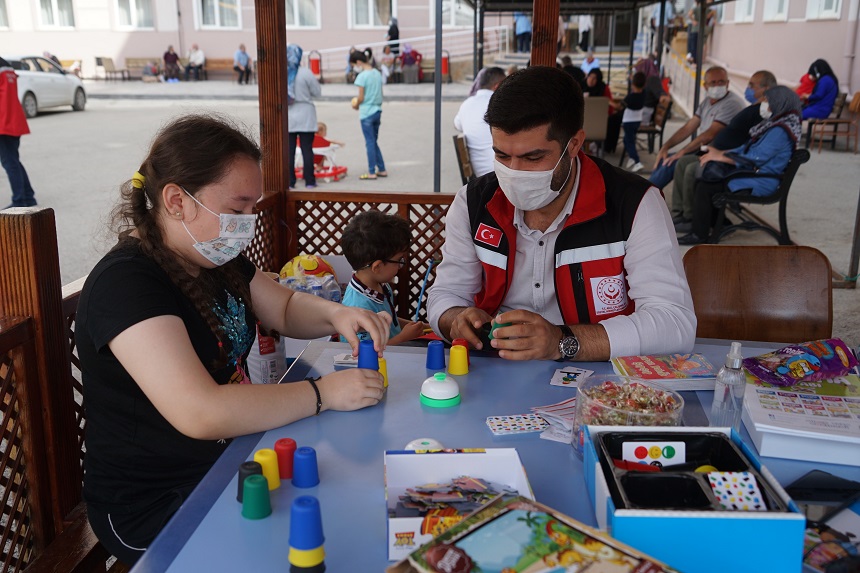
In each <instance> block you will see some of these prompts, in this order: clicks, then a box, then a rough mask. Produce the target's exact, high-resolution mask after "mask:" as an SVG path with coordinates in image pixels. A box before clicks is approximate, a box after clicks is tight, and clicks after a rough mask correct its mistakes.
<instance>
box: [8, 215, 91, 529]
mask: <svg viewBox="0 0 860 573" xmlns="http://www.w3.org/2000/svg"><path fill="white" fill-rule="evenodd" d="M0 260H2V261H3V263H2V264H0V317H7V318H8V317H28V316H29V317H32V320H33V330H34V332H33V334H34V339H35V357H36V369H35V374H36V375H37V376H38V394H39V395H33V396H31V397H30V398H29V400H34V399H39V398H40V397H41V404H42V411H41V415H42V424H43V428H44V440H43V444H44V448H45V457H46V458H47V474H48V475H47V476H39V477H37V478H36V479H44V480H45V481H46V482H47V483H49V484H50V485H49V487H50V491H51V495H50V504H51V514H52V515H53V523H54V527H55V532H56V533H59V532H60V531H61V530H62V527H63V519H64V518H65V517H66V516H67V515H68V514H69V513H70V512H71V511H72V509H74V507H75V506H76V505H77V504H78V503H80V501H81V486H82V484H81V479H80V478H81V470H80V458H79V456H80V448H79V447H78V443H77V436H78V431H77V422H76V421H75V407H74V394H73V393H72V390H71V386H70V385H69V378H70V377H71V375H72V373H71V368H70V363H71V360H70V349H69V337H68V334H67V332H66V328H65V324H66V316H65V314H64V313H63V296H62V281H61V279H60V260H59V255H58V253H57V227H56V224H55V222H54V211H53V210H52V209H45V208H25V209H23V208H22V209H8V210H6V211H2V212H0ZM34 386H35V385H34Z"/></svg>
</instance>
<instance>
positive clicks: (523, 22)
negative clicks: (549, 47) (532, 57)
mask: <svg viewBox="0 0 860 573" xmlns="http://www.w3.org/2000/svg"><path fill="white" fill-rule="evenodd" d="M514 34H515V35H516V37H517V51H518V52H526V53H528V52H531V51H532V20H531V18H529V17H528V15H526V14H523V13H522V12H514Z"/></svg>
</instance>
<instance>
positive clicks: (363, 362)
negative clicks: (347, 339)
mask: <svg viewBox="0 0 860 573" xmlns="http://www.w3.org/2000/svg"><path fill="white" fill-rule="evenodd" d="M358 367H359V368H367V369H368V370H379V354H378V353H377V352H376V350H375V349H374V348H373V341H372V340H362V341H361V342H359V343H358Z"/></svg>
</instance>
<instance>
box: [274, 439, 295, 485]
mask: <svg viewBox="0 0 860 573" xmlns="http://www.w3.org/2000/svg"><path fill="white" fill-rule="evenodd" d="M295 453H296V441H295V440H294V439H292V438H281V439H280V440H278V441H276V442H275V454H277V456H278V475H280V477H281V479H292V477H293V455H294V454H295Z"/></svg>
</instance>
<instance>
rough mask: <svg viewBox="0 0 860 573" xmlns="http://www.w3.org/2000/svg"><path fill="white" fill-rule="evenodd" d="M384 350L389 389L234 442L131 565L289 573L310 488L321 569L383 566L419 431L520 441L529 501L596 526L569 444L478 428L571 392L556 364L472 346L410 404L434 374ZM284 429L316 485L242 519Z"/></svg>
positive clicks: (782, 467) (404, 353) (313, 364)
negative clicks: (396, 492)
mask: <svg viewBox="0 0 860 573" xmlns="http://www.w3.org/2000/svg"><path fill="white" fill-rule="evenodd" d="M727 349H728V343H727V342H723V341H700V343H699V344H697V346H696V351H697V352H701V353H702V354H704V355H705V356H707V357H708V359H709V360H711V361H712V363H714V364H721V363H722V361H723V360H724V358H725V354H726V351H727ZM347 350H348V346H347V345H345V344H340V343H324V342H313V343H311V344H310V345H309V346H308V348H307V349H306V350H305V351H304V352H303V353H302V354H301V356H299V358H298V360H297V361H296V363H295V364H294V365H293V366H292V367H291V369H290V371H289V372H288V373H287V374H286V376H285V377H284V380H283V381H282V383H287V382H290V381H295V380H302V379H303V378H304V377H305V376H308V375H314V376H317V375H321V374H327V373H329V372H332V371H333V370H334V365H333V357H334V355H335V354H339V353H343V352H345V351H347ZM766 350H767V348H764V347H762V346H761V345H760V346H759V347H753V346H750V347H745V348H744V355H745V356H754V355H757V354H761V353H763V352H765V351H766ZM385 357H386V360H387V365H388V373H389V380H390V385H389V388H388V391H387V394H386V397H385V398H384V400H383V402H381V403H380V404H379V405H377V406H376V407H373V408H366V409H364V410H359V411H356V412H326V413H324V414H323V415H321V416H319V417H310V418H307V419H305V420H301V421H299V422H296V423H293V424H290V425H289V426H284V427H282V428H278V429H275V430H271V431H269V432H265V433H262V434H254V435H249V436H243V437H241V438H237V439H235V440H234V441H233V443H232V444H231V446H230V447H229V448H228V449H227V451H226V452H225V453H224V454H223V455H222V456H221V458H220V459H219V460H218V462H217V463H216V464H215V466H213V468H212V469H211V470H210V471H209V473H208V474H207V475H206V478H205V479H204V480H203V482H201V484H200V485H199V486H198V487H197V489H195V490H194V492H193V493H192V495H191V497H190V498H189V499H188V501H187V502H186V503H185V504H184V505H183V506H182V507H181V508H180V510H179V511H178V512H177V514H176V515H175V516H174V518H173V519H172V520H171V521H170V523H169V524H168V525H167V527H165V529H164V530H163V531H162V533H161V534H160V535H159V536H158V538H157V539H156V540H155V541H154V542H153V544H152V545H151V546H150V548H149V550H148V551H147V552H146V553H145V554H144V556H143V557H142V558H141V559H140V561H139V562H138V563H137V565H136V566H135V567H134V569H133V570H132V571H133V573H141V572H156V571H157V572H163V571H170V572H185V571H209V572H211V571H225V572H226V571H229V572H235V571H255V572H262V571H285V570H288V569H289V562H288V560H287V555H288V552H289V546H288V545H289V544H288V535H289V505H290V503H291V502H292V500H293V499H294V498H295V497H297V496H299V495H307V494H309V495H314V496H316V497H317V498H319V500H320V505H321V508H322V518H323V528H324V531H325V537H326V541H325V550H326V565H327V567H328V570H329V571H338V572H341V571H358V570H360V571H383V570H384V569H385V567H386V566H387V565H388V564H389V562H388V560H387V544H386V505H385V487H384V484H385V478H384V471H383V452H384V451H385V450H392V449H394V450H396V449H402V448H403V447H404V446H405V445H406V444H407V443H408V442H409V441H411V440H413V439H415V438H423V437H432V438H436V439H438V440H439V441H441V442H442V443H443V444H444V445H445V446H446V447H452V448H470V447H485V448H493V447H496V448H498V447H513V448H517V451H518V452H519V455H520V457H521V459H522V461H523V465H524V466H525V469H526V472H527V474H528V478H529V482H530V483H531V486H532V490H533V491H534V494H535V497H536V499H537V500H538V501H540V502H542V503H545V504H547V505H549V506H551V507H554V508H556V509H558V510H559V511H561V512H563V513H566V514H567V515H570V516H571V517H573V518H575V519H577V520H579V521H582V522H583V523H586V524H589V525H596V522H595V517H594V510H593V508H592V506H591V502H590V500H589V499H588V496H587V494H586V492H585V487H584V482H583V473H582V462H581V461H580V460H579V459H578V458H577V457H576V456H575V455H574V453H573V450H572V448H571V447H570V446H568V445H565V444H561V443H558V442H552V441H549V440H543V439H540V437H539V434H537V433H532V434H525V435H519V436H493V434H492V433H491V432H490V431H489V429H488V428H487V426H486V424H485V420H486V418H487V416H491V415H507V414H522V413H528V412H529V408H530V407H532V406H540V405H547V404H553V403H556V402H560V401H562V400H565V399H567V398H570V397H572V396H574V395H575V392H574V391H573V390H571V389H570V388H564V387H557V386H550V385H549V379H550V378H551V377H552V374H553V372H554V371H555V370H556V369H557V368H559V367H561V366H562V365H561V364H558V363H555V362H544V361H534V362H509V361H503V360H501V359H499V358H494V357H489V356H475V355H474V354H473V356H472V360H471V372H470V374H468V375H467V376H461V377H458V380H459V381H460V387H461V393H462V398H463V401H462V403H461V404H460V405H459V406H457V407H454V408H447V409H435V408H428V407H426V406H422V405H421V404H420V403H419V401H418V394H419V390H420V386H421V383H422V382H423V381H424V380H425V379H426V378H427V377H428V376H431V375H432V374H433V372H432V371H428V370H425V368H424V364H425V357H426V350H425V349H423V348H396V347H394V348H390V349H388V350H386V352H385ZM581 366H582V367H584V368H588V369H591V370H594V371H595V372H597V373H610V372H611V371H612V367H611V365H610V364H609V363H608V362H595V363H590V364H582V365H581ZM712 394H713V393H712V392H686V393H684V398H685V400H686V407H685V413H684V424H685V425H688V426H707V425H708V420H707V416H706V413H705V411H706V409H707V408H709V407H710V402H711V397H712ZM744 434H745V439H747V440H749V437H748V436H746V432H744ZM283 437H290V438H293V439H295V440H296V442H297V443H298V445H299V446H312V447H314V448H315V449H316V451H317V458H318V461H319V468H320V479H321V483H320V485H319V486H317V487H315V488H311V489H297V488H294V487H292V485H290V484H289V483H288V482H287V483H284V484H282V486H281V488H280V489H278V490H276V491H274V492H272V493H273V495H272V505H273V510H274V511H273V514H272V515H271V516H270V517H268V518H266V519H263V520H260V521H250V520H247V519H244V518H242V516H241V515H240V511H241V504H239V503H238V502H237V501H236V491H237V487H238V481H237V480H238V477H237V472H238V467H239V464H240V463H241V462H243V461H246V460H248V459H251V458H252V457H253V453H254V451H256V450H257V449H259V448H271V447H273V445H274V443H275V441H276V440H278V439H280V438H283ZM763 462H764V463H765V465H767V466H768V468H769V469H770V470H771V471H772V472H773V473H774V475H775V476H776V477H777V479H778V480H779V481H780V483H782V484H783V485H787V484H789V483H791V482H792V481H793V480H795V479H797V478H798V477H800V476H801V475H803V474H805V473H806V472H808V471H810V470H811V469H813V468H818V469H822V470H824V471H828V472H830V473H833V474H836V475H840V476H842V477H845V478H848V479H853V480H860V467H854V466H841V465H828V464H818V463H816V464H812V463H804V462H797V461H790V460H783V459H775V458H764V459H763ZM359 565H360V567H358V566H359ZM356 567H358V568H356Z"/></svg>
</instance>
